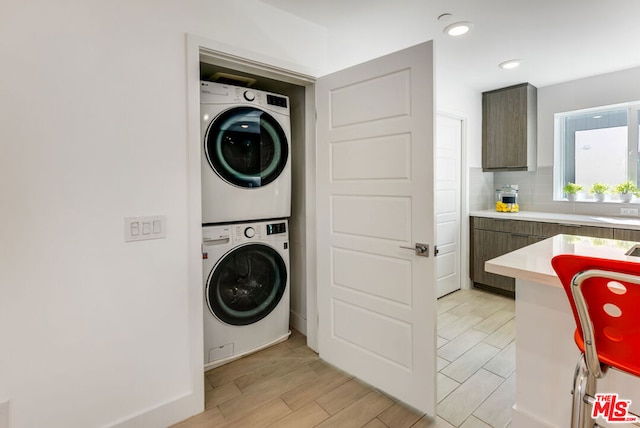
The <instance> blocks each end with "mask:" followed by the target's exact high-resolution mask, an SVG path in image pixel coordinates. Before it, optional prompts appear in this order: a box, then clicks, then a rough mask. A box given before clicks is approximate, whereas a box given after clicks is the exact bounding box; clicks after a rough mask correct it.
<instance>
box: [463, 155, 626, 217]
mask: <svg viewBox="0 0 640 428" xmlns="http://www.w3.org/2000/svg"><path fill="white" fill-rule="evenodd" d="M468 178H469V211H479V210H487V209H489V210H492V209H494V203H495V201H494V198H495V190H496V189H498V188H500V187H502V186H505V185H508V184H517V185H518V204H519V205H520V211H542V212H552V213H563V214H584V215H602V216H619V215H620V208H624V207H629V206H630V207H638V204H637V203H635V204H634V203H630V204H625V203H621V202H595V201H593V200H583V201H580V200H578V201H576V202H569V201H554V200H553V190H552V189H553V167H551V166H544V167H538V169H537V171H533V172H524V171H507V172H482V168H469V177H468Z"/></svg>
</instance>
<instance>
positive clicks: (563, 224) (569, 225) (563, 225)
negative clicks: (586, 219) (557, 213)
mask: <svg viewBox="0 0 640 428" xmlns="http://www.w3.org/2000/svg"><path fill="white" fill-rule="evenodd" d="M558 226H562V227H576V228H578V227H582V226H581V225H579V224H567V223H559V224H558Z"/></svg>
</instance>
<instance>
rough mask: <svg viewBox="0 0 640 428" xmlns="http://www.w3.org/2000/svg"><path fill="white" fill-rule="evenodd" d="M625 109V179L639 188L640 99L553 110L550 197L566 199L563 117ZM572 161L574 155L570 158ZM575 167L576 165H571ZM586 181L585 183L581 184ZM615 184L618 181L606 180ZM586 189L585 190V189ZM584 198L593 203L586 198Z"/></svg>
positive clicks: (560, 199)
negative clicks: (574, 108) (564, 188)
mask: <svg viewBox="0 0 640 428" xmlns="http://www.w3.org/2000/svg"><path fill="white" fill-rule="evenodd" d="M622 109H626V110H627V125H626V126H627V152H628V155H627V165H628V167H627V179H628V180H630V181H633V182H635V183H636V184H638V185H639V187H640V182H639V181H640V152H639V147H640V131H639V127H640V101H633V102H626V103H620V104H611V105H605V106H598V107H591V108H585V109H578V110H571V111H566V112H559V113H555V114H554V117H553V120H554V138H553V140H554V152H553V159H554V162H553V200H554V201H567V198H565V197H564V191H563V187H564V185H565V184H566V183H565V179H564V177H565V173H566V170H567V155H566V143H565V139H564V136H565V118H567V117H569V116H576V115H585V114H598V113H604V112H608V111H612V110H622ZM573 162H574V163H575V158H574V159H573ZM574 168H575V165H574ZM580 184H586V183H580ZM609 184H611V185H616V184H618V183H609ZM585 190H587V189H585ZM585 201H587V202H589V201H591V202H595V201H594V200H589V199H586V200H585ZM606 202H617V200H607V201H605V203H606Z"/></svg>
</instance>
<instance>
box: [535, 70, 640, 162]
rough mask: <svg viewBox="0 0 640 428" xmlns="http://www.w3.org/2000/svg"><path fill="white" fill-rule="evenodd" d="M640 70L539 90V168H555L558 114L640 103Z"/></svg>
mask: <svg viewBox="0 0 640 428" xmlns="http://www.w3.org/2000/svg"><path fill="white" fill-rule="evenodd" d="M638 82H640V67H637V68H632V69H629V70H623V71H618V72H615V73H608V74H601V75H598V76H594V77H588V78H585V79H579V80H573V81H570V82H565V83H560V84H557V85H551V86H545V87H544V88H538V166H539V167H540V166H552V165H553V132H554V131H553V123H554V122H553V115H554V114H555V113H560V112H565V111H572V110H579V109H585V108H590V107H599V106H606V105H610V104H618V103H624V102H629V101H638V100H640V84H638Z"/></svg>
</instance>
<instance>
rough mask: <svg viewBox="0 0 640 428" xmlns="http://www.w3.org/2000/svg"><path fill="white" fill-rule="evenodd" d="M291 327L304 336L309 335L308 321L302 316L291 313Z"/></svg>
mask: <svg viewBox="0 0 640 428" xmlns="http://www.w3.org/2000/svg"><path fill="white" fill-rule="evenodd" d="M289 325H291V327H293V328H295V329H296V330H298V331H299V332H300V333H302V334H303V335H305V336H306V335H307V319H306V318H304V317H302V316H301V315H299V314H297V313H295V312H293V311H290V312H289Z"/></svg>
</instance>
